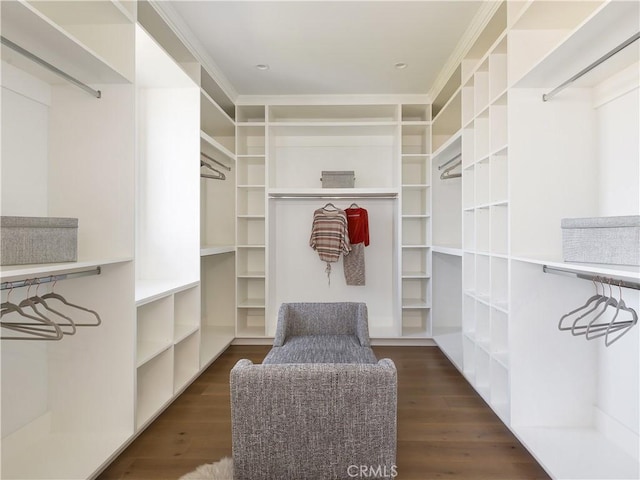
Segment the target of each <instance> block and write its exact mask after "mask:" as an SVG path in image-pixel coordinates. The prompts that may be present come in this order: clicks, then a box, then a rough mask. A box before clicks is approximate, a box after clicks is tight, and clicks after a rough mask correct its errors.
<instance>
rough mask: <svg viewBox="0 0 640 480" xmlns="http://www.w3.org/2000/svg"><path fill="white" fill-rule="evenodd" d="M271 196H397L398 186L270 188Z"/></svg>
mask: <svg viewBox="0 0 640 480" xmlns="http://www.w3.org/2000/svg"><path fill="white" fill-rule="evenodd" d="M267 193H268V194H269V197H270V198H280V197H289V196H291V197H309V198H335V197H339V198H375V197H388V196H391V197H397V196H398V189H397V188H305V189H299V188H270V189H269V190H268V191H267Z"/></svg>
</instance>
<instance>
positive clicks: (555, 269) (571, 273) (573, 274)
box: [542, 265, 640, 290]
mask: <svg viewBox="0 0 640 480" xmlns="http://www.w3.org/2000/svg"><path fill="white" fill-rule="evenodd" d="M542 271H543V272H544V273H553V274H556V275H564V276H567V277H575V278H581V279H582V280H590V281H592V282H593V281H595V282H604V283H608V281H609V280H611V284H612V285H615V286H616V287H617V286H620V287H623V288H632V289H634V290H640V283H637V282H630V281H628V280H622V279H618V278H611V277H608V276H605V275H591V274H588V273H582V272H576V271H573V270H565V269H562V268H558V267H549V266H548V265H543V266H542Z"/></svg>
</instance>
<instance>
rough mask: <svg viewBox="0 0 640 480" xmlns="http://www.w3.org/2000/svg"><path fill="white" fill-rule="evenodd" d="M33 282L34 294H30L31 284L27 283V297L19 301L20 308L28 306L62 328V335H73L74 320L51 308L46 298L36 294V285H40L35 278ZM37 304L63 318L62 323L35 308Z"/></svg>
mask: <svg viewBox="0 0 640 480" xmlns="http://www.w3.org/2000/svg"><path fill="white" fill-rule="evenodd" d="M34 282H35V283H36V284H37V285H38V286H37V287H36V294H35V295H34V296H30V293H31V285H29V288H28V289H27V298H25V299H24V300H23V301H22V302H20V303H19V305H18V306H19V307H20V308H27V307H30V308H31V310H33V311H34V312H35V313H36V314H37V315H39V316H41V317H43V318H46V319H47V320H49V321H51V322H54V323H56V324H58V326H59V327H60V329H61V330H62V333H63V334H64V335H75V333H76V324H75V323H74V321H73V320H72V319H71V318H70V317H68V316H66V315H64V314H62V313H60V312H58V311H56V310H54V309H53V308H51V307H50V306H49V305H48V304H47V302H46V300H45V299H44V298H42V297H40V296H38V287H39V286H40V284H39V283H37V280H35V281H34ZM38 305H42V306H43V307H44V308H45V310H47V311H49V312H51V313H53V314H55V315H56V316H58V317H60V318H61V319H63V322H64V323H62V325H61V324H60V321H55V320H53V319H51V318H50V317H48V316H47V315H45V314H44V313H42V312H41V311H40V310H38V308H37V306H38ZM28 326H29V328H34V327H32V326H31V325H28Z"/></svg>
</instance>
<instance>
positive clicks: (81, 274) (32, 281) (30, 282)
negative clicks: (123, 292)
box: [0, 267, 102, 290]
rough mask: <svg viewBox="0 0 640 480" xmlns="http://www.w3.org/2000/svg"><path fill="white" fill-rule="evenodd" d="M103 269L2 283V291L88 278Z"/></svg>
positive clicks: (0, 288)
mask: <svg viewBox="0 0 640 480" xmlns="http://www.w3.org/2000/svg"><path fill="white" fill-rule="evenodd" d="M100 273H102V267H96V268H92V269H91V270H82V271H80V272H71V273H62V274H60V275H49V276H46V277H37V278H27V279H25V280H16V281H15V282H2V285H0V290H9V289H12V288H21V287H30V286H33V285H40V284H42V283H51V282H57V281H60V280H68V279H70V278H78V277H88V276H90V275H100Z"/></svg>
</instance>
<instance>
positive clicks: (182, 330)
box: [173, 324, 200, 344]
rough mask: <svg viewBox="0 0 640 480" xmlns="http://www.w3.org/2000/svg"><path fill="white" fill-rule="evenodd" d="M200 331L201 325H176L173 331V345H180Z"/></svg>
mask: <svg viewBox="0 0 640 480" xmlns="http://www.w3.org/2000/svg"><path fill="white" fill-rule="evenodd" d="M198 330H200V326H199V325H180V324H176V326H175V327H174V331H173V343H174V344H178V343H180V342H182V341H183V340H185V339H186V338H188V337H190V336H191V335H193V334H194V333H196V332H197V331H198Z"/></svg>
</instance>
